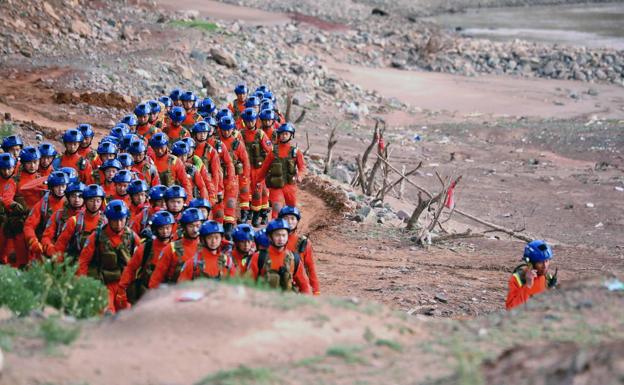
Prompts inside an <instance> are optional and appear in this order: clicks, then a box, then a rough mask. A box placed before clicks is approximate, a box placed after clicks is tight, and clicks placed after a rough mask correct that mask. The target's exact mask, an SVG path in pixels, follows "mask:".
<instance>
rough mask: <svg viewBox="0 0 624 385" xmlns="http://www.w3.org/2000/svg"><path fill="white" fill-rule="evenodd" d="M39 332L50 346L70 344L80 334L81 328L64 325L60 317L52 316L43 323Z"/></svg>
mask: <svg viewBox="0 0 624 385" xmlns="http://www.w3.org/2000/svg"><path fill="white" fill-rule="evenodd" d="M39 334H40V336H41V338H43V339H44V341H45V342H46V346H48V347H55V346H57V345H69V344H71V343H72V342H74V341H75V340H76V338H78V335H80V328H79V327H77V326H74V327H72V326H68V325H63V324H61V322H59V320H58V318H54V317H51V318H48V319H46V320H45V321H43V322H42V323H41V325H40V326H39Z"/></svg>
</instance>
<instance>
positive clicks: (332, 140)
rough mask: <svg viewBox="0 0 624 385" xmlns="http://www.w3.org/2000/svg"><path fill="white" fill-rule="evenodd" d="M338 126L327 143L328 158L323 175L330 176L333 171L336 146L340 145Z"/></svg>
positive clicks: (332, 131) (326, 158)
mask: <svg viewBox="0 0 624 385" xmlns="http://www.w3.org/2000/svg"><path fill="white" fill-rule="evenodd" d="M337 128H338V125H335V126H334V128H333V129H332V130H331V133H330V134H329V140H328V141H327V156H326V157H325V167H324V168H323V174H328V173H329V170H330V169H331V162H332V157H333V155H334V146H335V145H336V143H338V139H336V129H337Z"/></svg>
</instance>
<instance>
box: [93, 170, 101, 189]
mask: <svg viewBox="0 0 624 385" xmlns="http://www.w3.org/2000/svg"><path fill="white" fill-rule="evenodd" d="M91 175H92V176H93V183H94V184H99V185H100V186H101V185H102V182H103V181H102V178H101V177H100V170H99V169H95V170H93V172H92V173H91Z"/></svg>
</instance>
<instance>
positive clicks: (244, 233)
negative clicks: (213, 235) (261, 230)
mask: <svg viewBox="0 0 624 385" xmlns="http://www.w3.org/2000/svg"><path fill="white" fill-rule="evenodd" d="M255 235H256V233H255V232H254V229H253V227H251V226H250V225H248V224H247V223H242V224H240V225H238V226H236V228H235V229H234V231H233V232H232V239H234V242H242V241H253V240H254V237H255Z"/></svg>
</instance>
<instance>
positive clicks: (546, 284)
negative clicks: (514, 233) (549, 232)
mask: <svg viewBox="0 0 624 385" xmlns="http://www.w3.org/2000/svg"><path fill="white" fill-rule="evenodd" d="M552 256H553V252H552V249H551V248H550V246H549V245H548V244H547V243H546V242H545V241H542V240H539V239H538V240H534V241H531V242H529V243H528V244H527V245H526V246H525V248H524V256H523V258H522V260H523V262H524V263H523V264H522V265H520V266H518V267H516V268H515V269H514V272H513V274H512V275H511V277H509V291H508V292H507V300H506V301H505V308H506V309H507V310H511V309H513V308H514V307H516V306H520V305H522V304H523V303H525V302H527V301H528V300H529V298H531V297H533V296H534V295H537V294H539V293H542V292H544V291H546V290H547V289H551V288H554V287H556V286H557V271H555V274H554V275H551V274H550V273H549V272H548V266H549V265H550V260H551V259H552Z"/></svg>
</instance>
